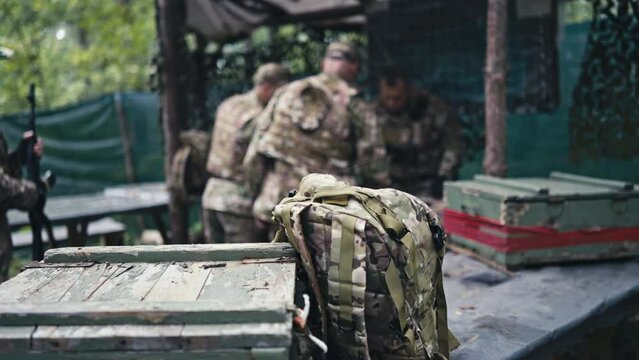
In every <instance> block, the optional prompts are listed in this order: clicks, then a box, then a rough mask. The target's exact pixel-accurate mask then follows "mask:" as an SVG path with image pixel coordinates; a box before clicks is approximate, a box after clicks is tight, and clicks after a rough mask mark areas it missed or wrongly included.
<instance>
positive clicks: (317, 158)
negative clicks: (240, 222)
mask: <svg viewBox="0 0 639 360" xmlns="http://www.w3.org/2000/svg"><path fill="white" fill-rule="evenodd" d="M359 59H360V58H359V53H358V50H357V49H356V48H355V46H354V45H352V44H350V43H345V42H334V43H332V44H330V45H329V46H328V48H327V50H326V54H325V57H324V59H323V61H322V73H321V74H319V75H315V76H311V77H308V78H305V79H301V80H298V81H295V82H292V83H290V84H288V85H287V86H285V87H283V88H282V89H280V90H279V91H278V92H277V93H276V94H275V95H274V96H273V98H272V99H271V101H270V102H269V104H268V106H267V107H266V109H265V110H264V112H263V113H262V115H260V117H259V118H258V121H257V131H256V134H255V136H254V137H253V140H252V141H251V144H250V146H249V150H248V152H247V156H246V158H245V159H244V164H245V166H246V168H247V171H254V170H255V169H259V171H260V172H261V169H263V168H264V167H266V168H267V169H268V171H267V173H266V176H265V177H264V178H262V177H261V176H259V175H261V174H256V175H251V176H248V179H249V180H251V181H252V182H251V183H250V185H249V187H250V188H252V189H255V190H256V191H257V192H258V193H259V195H258V196H257V198H256V200H255V203H254V205H253V215H254V216H255V218H256V220H258V224H261V226H263V227H268V226H269V225H268V224H269V223H270V222H271V211H272V210H273V207H274V206H275V205H276V204H277V203H278V202H279V201H280V200H281V199H282V198H284V197H286V195H287V193H288V191H289V190H290V189H294V188H295V187H296V186H297V184H298V183H299V181H300V180H301V179H302V177H303V176H305V175H307V174H309V173H312V172H322V173H328V174H332V175H334V176H335V177H337V178H338V179H340V180H344V181H347V182H349V183H351V184H358V185H367V186H369V187H379V186H386V185H388V184H389V182H390V178H389V175H388V159H387V157H386V149H385V147H384V144H383V140H382V136H381V135H382V134H381V132H380V129H379V126H378V122H377V120H376V119H375V116H374V113H373V111H372V107H371V106H370V105H369V104H367V103H365V102H364V101H363V100H362V99H361V98H360V97H358V90H357V89H356V88H354V87H353V85H352V83H353V82H354V81H355V79H356V77H357V71H358V67H359Z"/></svg>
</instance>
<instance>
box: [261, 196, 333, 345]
mask: <svg viewBox="0 0 639 360" xmlns="http://www.w3.org/2000/svg"><path fill="white" fill-rule="evenodd" d="M311 204H312V202H311V201H309V199H304V198H290V199H285V200H283V201H282V203H281V204H280V205H278V206H276V207H275V210H274V211H273V214H274V215H275V216H276V217H278V218H279V220H280V221H281V223H282V225H283V226H284V233H285V234H286V238H288V241H289V242H290V243H291V245H293V247H294V248H295V250H297V252H298V253H299V254H300V258H301V260H302V266H303V267H304V270H305V271H306V274H307V275H308V278H309V282H310V283H311V289H312V290H313V295H314V296H315V299H316V301H317V305H318V308H319V314H320V325H321V328H322V340H324V342H326V340H327V330H326V328H327V317H326V310H325V309H326V304H325V303H324V298H323V297H322V292H321V290H320V286H319V281H318V279H317V273H316V272H315V267H314V266H313V258H312V256H311V253H310V251H309V250H308V247H307V246H306V242H305V241H304V233H303V231H302V223H301V214H302V213H303V212H304V211H305V210H306V209H308V207H310V206H311ZM283 238H284V234H283V233H282V229H280V230H278V231H277V234H276V235H275V239H274V241H276V242H279V241H282V239H283Z"/></svg>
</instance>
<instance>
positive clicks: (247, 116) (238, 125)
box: [202, 63, 290, 243]
mask: <svg viewBox="0 0 639 360" xmlns="http://www.w3.org/2000/svg"><path fill="white" fill-rule="evenodd" d="M289 77H290V72H289V70H288V68H287V67H285V66H283V65H281V64H276V63H269V64H265V65H262V66H260V67H259V68H258V69H257V71H256V73H255V75H254V76H253V84H254V86H253V89H252V90H251V91H249V92H248V93H245V94H241V95H235V96H232V97H230V98H228V99H227V100H225V101H224V102H222V103H221V104H220V106H219V107H218V110H217V113H216V116H215V124H214V128H213V135H212V138H211V148H210V152H209V156H208V160H207V170H208V171H209V173H210V174H211V178H210V179H209V180H208V182H207V184H206V189H205V190H204V195H203V196H202V207H203V218H204V219H203V220H204V221H203V222H204V233H205V236H206V238H207V241H209V242H231V243H237V242H255V241H259V239H258V237H260V235H259V234H258V233H257V232H256V230H255V227H254V221H253V217H252V215H251V209H252V205H253V197H252V196H251V195H250V194H249V192H248V190H247V189H246V187H245V186H244V183H245V172H244V169H243V168H242V159H243V157H244V155H245V153H246V149H247V147H248V144H249V141H250V140H251V138H252V136H253V132H254V129H255V123H254V119H255V118H256V117H257V116H258V114H260V112H262V110H263V109H264V106H265V105H266V104H267V103H268V101H269V99H270V98H271V96H272V95H273V93H274V92H275V90H276V89H277V88H278V87H280V86H282V85H284V84H285V83H286V82H287V81H288V80H289ZM264 240H265V239H264Z"/></svg>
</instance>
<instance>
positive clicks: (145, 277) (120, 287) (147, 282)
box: [90, 263, 169, 301]
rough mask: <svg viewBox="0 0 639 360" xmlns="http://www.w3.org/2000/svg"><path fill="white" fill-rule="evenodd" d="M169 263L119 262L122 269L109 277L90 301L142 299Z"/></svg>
mask: <svg viewBox="0 0 639 360" xmlns="http://www.w3.org/2000/svg"><path fill="white" fill-rule="evenodd" d="M168 265H169V264H167V263H158V264H119V266H120V271H119V272H118V273H116V274H113V275H112V276H111V277H109V278H108V279H107V280H106V281H104V283H103V284H102V285H101V286H100V287H99V288H98V289H96V291H95V292H94V293H93V294H92V295H91V296H90V301H110V300H118V301H127V300H130V301H140V300H142V299H143V298H144V296H145V295H146V294H147V293H148V292H149V291H150V290H151V288H152V287H153V285H154V284H155V282H156V281H157V280H158V279H159V278H160V276H162V274H163V273H164V271H165V270H166V269H167V267H168Z"/></svg>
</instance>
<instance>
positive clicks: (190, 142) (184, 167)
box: [169, 130, 211, 198]
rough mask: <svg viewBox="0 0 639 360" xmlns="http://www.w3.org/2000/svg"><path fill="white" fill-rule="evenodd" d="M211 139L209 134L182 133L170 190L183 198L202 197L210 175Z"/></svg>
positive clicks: (172, 166) (170, 178)
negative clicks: (208, 166) (207, 169)
mask: <svg viewBox="0 0 639 360" xmlns="http://www.w3.org/2000/svg"><path fill="white" fill-rule="evenodd" d="M210 142H211V138H210V136H209V134H208V133H206V132H204V131H198V130H188V131H183V132H181V133H180V143H181V146H180V148H179V149H178V150H177V151H176V152H175V155H174V156H173V162H172V163H171V174H170V177H169V188H171V189H172V190H174V191H177V192H178V193H179V194H180V195H181V196H182V197H183V198H186V197H187V196H188V195H189V194H195V195H200V194H202V192H203V191H204V187H205V186H206V181H207V180H208V178H209V174H208V173H207V172H206V157H207V155H208V148H209V143H210Z"/></svg>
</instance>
